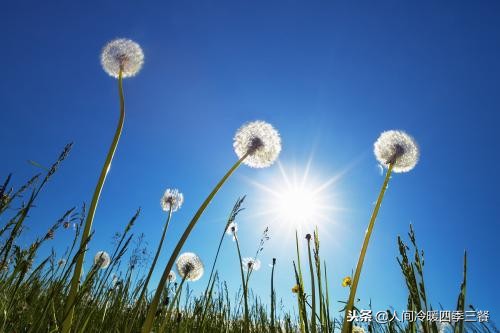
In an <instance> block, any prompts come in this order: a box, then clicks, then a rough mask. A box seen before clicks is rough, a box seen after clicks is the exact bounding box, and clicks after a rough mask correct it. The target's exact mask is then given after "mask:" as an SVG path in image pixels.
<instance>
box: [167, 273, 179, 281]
mask: <svg viewBox="0 0 500 333" xmlns="http://www.w3.org/2000/svg"><path fill="white" fill-rule="evenodd" d="M176 279H177V275H175V272H174V271H170V273H168V282H175V280H176Z"/></svg>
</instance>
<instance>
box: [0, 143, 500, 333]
mask: <svg viewBox="0 0 500 333" xmlns="http://www.w3.org/2000/svg"><path fill="white" fill-rule="evenodd" d="M70 150H71V145H68V146H66V147H65V148H64V150H63V152H62V153H61V154H60V156H59V157H58V159H57V160H56V162H55V163H54V164H53V165H52V166H51V167H50V168H48V169H47V170H46V173H45V174H39V175H36V176H34V177H33V178H31V179H29V180H28V181H27V182H26V183H25V184H24V185H22V186H21V187H19V188H18V189H16V190H14V189H12V188H11V187H10V183H11V182H12V177H11V176H10V175H8V176H7V177H6V179H5V181H4V182H3V183H2V186H1V187H0V198H1V201H0V218H1V221H2V225H1V226H0V237H1V243H0V258H2V261H1V266H0V267H1V270H0V310H1V312H0V313H1V318H0V323H1V326H0V327H1V332H60V331H62V330H63V325H64V322H65V321H67V318H68V316H69V315H70V314H71V313H70V311H68V309H71V308H74V310H75V311H74V312H73V318H72V319H73V320H72V325H71V331H72V332H124V331H126V330H128V331H130V332H139V331H141V329H142V330H143V329H144V328H143V324H144V322H146V320H147V318H148V313H149V312H150V311H151V305H152V304H153V299H152V298H151V297H150V296H149V295H151V291H152V289H150V288H148V287H147V286H146V284H147V283H148V282H149V272H148V274H147V275H146V276H142V275H141V273H140V272H141V270H140V269H139V267H138V266H139V262H140V260H141V258H138V257H137V256H134V255H132V256H125V254H126V253H127V252H130V253H132V254H134V253H138V252H140V251H137V249H138V248H140V246H141V245H140V244H141V243H140V242H139V243H137V242H135V238H134V237H133V236H132V232H131V231H132V230H133V228H134V225H135V224H136V222H137V221H138V217H139V216H140V211H137V212H136V213H135V214H133V215H132V216H131V219H130V220H129V221H128V222H127V223H125V224H124V228H123V231H122V232H121V233H119V234H118V237H117V238H116V244H115V248H114V249H113V251H112V252H111V263H110V265H109V267H107V268H106V269H100V268H99V267H98V266H97V265H94V266H93V267H92V268H91V269H90V271H89V272H87V273H86V275H83V276H82V281H80V287H79V288H78V290H77V292H76V294H75V297H74V299H73V302H72V303H71V304H68V303H67V301H68V294H69V292H70V290H71V278H72V272H73V270H74V267H75V265H76V263H77V261H78V258H79V257H80V256H81V255H82V253H83V251H84V250H82V249H85V248H86V243H87V242H89V241H91V240H92V234H90V235H89V237H87V238H86V241H85V242H84V244H83V245H82V246H80V247H78V246H77V244H78V241H79V240H80V239H81V236H82V228H83V225H84V223H85V221H86V218H87V215H86V210H85V207H81V208H76V207H72V208H69V209H66V210H64V211H63V213H62V214H61V217H60V218H59V219H58V220H57V221H55V222H54V223H53V224H52V225H50V226H49V229H48V231H47V233H46V234H44V235H41V236H40V237H39V238H36V239H34V240H33V242H32V243H31V244H30V245H29V246H27V247H26V248H23V247H21V246H20V245H19V244H20V242H19V241H18V240H19V237H20V236H21V235H22V233H23V231H24V226H25V225H26V224H27V223H29V212H30V211H31V209H33V207H34V206H35V204H36V199H37V198H38V196H39V194H40V193H41V192H42V190H43V188H44V187H45V186H46V185H47V183H48V182H49V180H50V178H51V177H53V176H54V174H55V172H56V171H57V169H58V168H59V167H60V165H61V163H63V161H64V160H65V159H66V158H67V156H68V154H69V152H70ZM243 200H244V198H240V199H238V200H237V201H236V203H235V205H234V208H233V210H232V211H231V212H230V214H229V216H228V219H227V222H226V223H225V224H224V225H221V231H222V235H221V238H220V242H219V247H218V249H217V253H216V255H215V258H214V261H213V264H212V266H211V267H212V268H211V272H210V277H209V281H208V283H207V287H206V289H205V292H204V293H202V294H201V295H194V294H193V293H192V291H191V290H190V289H189V286H188V285H187V284H184V283H183V282H181V283H178V284H176V283H171V282H166V283H165V285H163V286H161V287H162V288H161V289H160V290H158V291H157V292H156V294H158V295H159V301H158V306H157V307H156V308H155V311H154V314H153V316H152V318H153V320H152V324H151V330H152V331H154V332H340V331H341V329H342V327H341V326H342V325H341V322H342V318H335V317H332V313H336V311H331V310H332V309H331V304H330V296H329V294H328V280H332V275H331V274H330V273H329V272H327V270H326V263H324V262H322V260H321V256H320V251H319V250H320V238H319V234H318V232H317V230H316V231H315V232H314V233H313V235H309V236H308V237H307V239H305V240H299V239H298V238H297V244H296V251H297V258H296V261H295V262H294V263H290V265H292V266H291V267H295V271H294V270H291V271H290V274H291V275H292V276H293V275H294V276H295V279H296V283H297V286H298V292H297V304H296V309H295V310H294V311H291V312H290V313H283V312H279V311H276V298H277V297H279V295H276V292H275V289H274V286H273V274H274V269H273V270H272V271H271V274H270V277H269V281H270V286H271V288H270V298H271V303H270V304H272V307H271V311H269V308H268V306H267V305H266V304H265V303H266V302H263V301H262V300H261V298H260V297H258V296H257V295H255V294H254V293H253V292H252V290H251V288H250V286H249V285H250V281H251V279H250V277H251V273H252V270H251V269H248V270H246V271H244V270H243V266H242V265H240V267H239V268H238V269H240V271H241V276H242V281H241V290H240V292H239V293H238V294H236V295H229V292H228V290H227V286H226V282H225V281H224V280H222V279H221V278H220V277H219V276H218V273H217V270H216V261H217V259H218V256H219V252H220V248H221V244H222V242H223V240H224V238H225V232H226V230H227V228H228V226H229V225H230V223H233V222H234V221H235V220H236V219H237V215H238V213H239V212H240V211H241V210H242V209H243V208H242V204H243ZM73 227H74V228H75V233H74V239H73V242H72V243H71V244H70V245H69V246H68V248H67V249H66V250H65V251H64V255H63V256H62V257H63V260H59V259H57V258H61V257H60V256H59V255H58V254H56V252H54V251H53V252H52V253H51V254H50V255H48V256H47V257H39V256H38V253H39V250H40V248H41V247H42V246H45V243H48V242H50V241H51V240H52V238H53V237H55V236H54V235H55V234H57V232H59V231H60V229H64V228H73ZM234 236H235V240H236V242H235V247H236V249H235V255H236V253H238V255H239V253H240V251H239V250H240V249H239V246H240V245H239V243H238V237H237V234H236V232H235V234H234ZM408 237H409V240H410V245H411V247H410V246H408V245H407V244H405V242H404V241H403V239H402V238H399V237H398V246H399V250H400V257H399V258H398V263H399V265H400V267H401V271H402V273H403V277H404V280H405V283H406V286H407V289H408V309H412V310H413V309H414V310H416V311H420V310H422V311H428V310H432V309H433V307H432V306H431V305H430V304H429V301H428V299H429V298H428V296H427V291H426V289H425V283H424V258H423V252H422V251H421V250H420V249H419V248H418V246H417V242H416V236H415V232H414V230H413V227H412V226H410V232H409V234H408ZM267 238H268V235H267V231H266V232H264V234H263V236H262V239H261V241H260V243H259V244H258V250H257V252H256V256H255V258H256V257H257V256H258V254H259V252H260V251H262V248H263V247H264V243H265V241H266V240H267ZM134 246H135V248H134ZM301 249H302V250H304V249H305V250H306V251H307V252H306V253H307V256H306V258H307V259H306V263H307V267H308V269H307V270H306V271H303V269H302V262H301V257H300V251H301ZM410 251H413V254H410V255H409V252H410ZM125 258H127V260H128V261H127V262H125ZM239 258H240V264H242V263H243V259H242V258H241V256H240V255H239ZM466 264H467V257H466V255H464V267H463V282H462V284H461V287H460V290H459V293H458V294H459V296H458V301H457V309H458V310H462V311H465V310H467V309H468V308H469V307H467V306H466V298H465V296H466V273H467V265H466ZM322 268H323V269H322ZM235 269H236V267H235ZM303 272H307V274H309V275H310V278H309V281H310V282H311V286H310V288H306V286H305V285H304V279H303V278H302V274H303ZM115 274H116V275H118V276H120V278H119V279H116V278H114V277H113V276H114V275H115ZM333 280H334V281H337V280H340V279H339V277H335V278H333ZM145 290H147V291H145ZM141 296H142V297H141ZM266 297H268V296H266ZM242 304H243V306H242ZM355 307H356V304H354V308H355ZM387 311H389V312H390V310H387ZM364 328H365V331H369V332H425V333H438V332H441V331H443V327H439V326H438V325H437V324H436V323H432V324H431V323H428V322H425V321H424V322H423V323H422V324H415V323H404V324H402V323H392V324H387V325H381V324H376V323H370V324H369V325H367V326H365V327H364ZM448 331H449V332H451V331H453V332H456V333H459V332H498V330H497V329H496V328H495V327H494V325H493V324H492V323H465V324H464V323H463V322H458V323H457V324H456V325H451V326H449V328H448Z"/></svg>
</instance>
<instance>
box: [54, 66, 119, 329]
mask: <svg viewBox="0 0 500 333" xmlns="http://www.w3.org/2000/svg"><path fill="white" fill-rule="evenodd" d="M118 94H119V95H120V119H119V120H118V126H117V127H116V131H115V135H114V137H113V141H112V143H111V146H110V147H109V150H108V155H107V156H106V161H105V162H104V165H103V166H102V170H101V174H100V176H99V180H98V181H97V185H96V187H95V190H94V195H93V196H92V201H91V203H90V208H89V212H88V215H87V219H86V220H85V226H84V229H83V233H82V238H81V243H80V247H81V248H82V247H85V246H86V243H87V238H88V237H89V235H90V230H91V228H92V222H93V221H94V215H95V211H96V208H97V204H98V203H99V197H100V195H101V191H102V188H103V186H104V182H105V181H106V176H107V175H108V172H109V169H110V167H111V162H112V161H113V157H114V155H115V151H116V147H117V146H118V141H120V136H121V134H122V129H123V123H124V121H125V98H124V96H123V78H122V70H121V69H120V72H119V75H118ZM84 257H85V251H82V252H80V254H79V255H78V258H77V261H76V265H75V271H74V273H73V278H72V279H71V287H70V290H69V294H68V298H67V300H66V311H65V312H68V311H69V315H68V316H67V317H66V319H65V320H64V323H63V327H62V333H68V332H69V331H70V329H71V323H72V321H73V313H74V309H75V308H74V300H75V297H76V293H77V291H78V285H79V281H80V275H81V274H82V267H83V259H84Z"/></svg>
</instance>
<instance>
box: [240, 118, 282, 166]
mask: <svg viewBox="0 0 500 333" xmlns="http://www.w3.org/2000/svg"><path fill="white" fill-rule="evenodd" d="M233 147H234V151H235V152H236V155H238V157H239V158H242V157H243V156H245V155H246V154H248V157H247V158H246V159H245V160H244V161H243V163H244V164H246V165H248V166H249V167H252V168H265V167H268V166H271V165H272V164H273V163H274V161H276V159H277V158H278V156H279V154H280V152H281V138H280V135H279V133H278V131H276V129H274V127H273V126H272V125H271V124H268V123H266V122H264V121H260V120H257V121H253V122H250V123H246V124H245V125H243V126H242V127H240V128H239V129H238V131H237V132H236V135H235V136H234V142H233Z"/></svg>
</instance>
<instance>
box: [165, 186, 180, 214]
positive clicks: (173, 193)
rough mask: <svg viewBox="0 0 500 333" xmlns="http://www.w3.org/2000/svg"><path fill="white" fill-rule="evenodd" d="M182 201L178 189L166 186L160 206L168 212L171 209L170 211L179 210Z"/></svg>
mask: <svg viewBox="0 0 500 333" xmlns="http://www.w3.org/2000/svg"><path fill="white" fill-rule="evenodd" d="M183 202H184V195H183V194H182V193H181V192H179V190H178V189H176V188H174V189H170V188H168V189H167V190H166V191H165V193H164V194H163V196H162V197H161V200H160V205H161V208H162V209H163V210H164V211H166V212H168V211H169V210H170V209H172V212H175V211H177V210H179V209H180V208H181V206H182V203H183Z"/></svg>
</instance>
